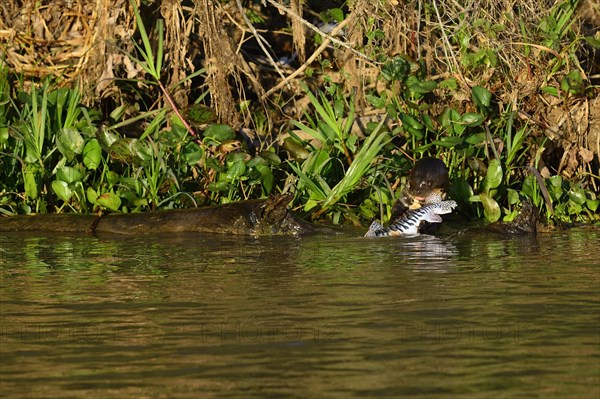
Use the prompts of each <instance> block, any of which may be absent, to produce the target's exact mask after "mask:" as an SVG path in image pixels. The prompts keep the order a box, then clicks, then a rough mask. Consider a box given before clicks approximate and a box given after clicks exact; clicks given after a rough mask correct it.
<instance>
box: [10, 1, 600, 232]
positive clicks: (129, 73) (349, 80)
mask: <svg viewBox="0 0 600 399" xmlns="http://www.w3.org/2000/svg"><path fill="white" fill-rule="evenodd" d="M263 3H264V5H262V4H263ZM392 3H394V5H393V4H392ZM395 3H397V2H353V3H348V4H345V5H344V4H342V2H333V3H332V4H331V7H332V8H331V9H329V10H323V9H319V10H318V11H319V12H312V11H314V10H312V9H310V7H313V5H310V4H308V3H297V4H296V3H295V2H294V5H293V6H290V7H288V6H286V5H282V4H280V2H276V1H271V0H268V1H266V2H258V1H251V2H244V3H242V2H202V3H197V4H196V5H197V6H198V7H197V8H196V9H194V10H192V9H188V8H186V6H185V4H183V5H182V3H177V4H173V9H172V10H171V9H169V10H167V9H166V8H158V7H157V5H156V4H155V3H152V2H150V3H145V2H142V3H140V4H139V8H138V3H137V2H134V1H129V0H127V1H119V2H116V3H115V7H123V9H122V10H121V11H122V12H120V13H119V14H118V15H133V16H134V18H130V19H127V21H125V20H120V19H119V18H117V19H115V20H116V21H118V22H119V23H120V24H122V26H121V27H120V28H121V29H118V30H115V31H114V32H113V31H111V34H115V32H116V31H118V32H121V33H120V35H121V36H119V37H118V39H115V40H111V43H117V45H116V46H114V48H112V47H110V48H109V47H108V46H106V45H101V44H99V45H98V46H97V48H98V49H99V51H100V50H101V51H104V53H102V54H106V55H107V59H110V62H107V65H106V66H104V67H105V68H106V69H105V70H104V72H105V73H102V74H100V73H97V70H96V69H94V66H93V65H90V63H91V62H92V61H93V60H98V57H93V56H92V55H93V54H92V53H93V51H94V50H95V48H96V47H94V48H83V49H80V50H81V51H79V53H80V54H83V53H85V54H90V56H89V57H88V56H86V57H84V58H83V59H81V62H80V63H79V64H77V67H76V68H75V72H73V71H74V69H73V63H72V61H69V62H70V64H68V65H62V64H61V65H59V64H58V63H59V62H60V60H61V59H62V58H61V57H63V58H64V59H68V60H72V59H73V57H72V56H69V57H66V56H63V55H62V54H63V52H64V49H63V47H62V46H64V43H65V40H64V35H65V34H66V33H65V32H67V33H68V34H69V35H71V36H73V37H76V36H77V35H76V34H75V33H79V31H78V29H87V30H88V31H86V32H87V33H88V34H89V37H98V35H97V34H96V35H94V34H90V32H89V30H90V29H98V32H102V31H103V30H102V29H104V31H106V27H102V26H100V24H101V23H102V20H100V19H98V20H93V21H90V23H89V24H87V25H86V24H80V23H76V21H74V20H71V19H69V21H70V22H69V24H68V25H67V27H66V28H65V27H61V26H59V25H57V23H56V21H53V20H48V21H45V25H44V26H45V28H44V29H34V27H32V26H30V27H29V28H28V30H27V32H30V33H25V32H20V34H22V35H25V34H30V35H31V36H32V38H31V40H16V41H14V43H7V44H6V46H5V48H6V51H4V47H3V52H2V55H0V57H2V58H1V60H0V63H1V64H0V178H1V179H0V182H1V186H0V212H2V213H5V214H13V213H29V212H47V211H54V212H56V211H58V212H67V211H69V212H93V211H96V210H101V209H107V210H111V211H119V212H130V211H144V210H153V209H165V208H178V207H186V206H195V205H199V204H201V203H207V204H216V203H223V202H229V201H235V200H239V199H246V198H255V197H261V196H266V195H269V194H270V193H272V192H273V191H283V192H287V191H294V192H295V194H296V196H295V201H294V207H295V208H296V209H302V210H304V211H305V212H307V213H310V214H311V216H312V217H314V218H326V219H329V220H331V221H333V222H342V221H344V220H345V221H349V220H350V221H353V222H357V223H364V222H365V221H366V220H368V219H371V218H373V217H375V216H377V217H378V218H379V219H381V220H384V221H385V219H386V218H388V217H389V215H390V211H391V207H392V204H393V203H394V201H395V200H396V199H397V198H398V195H399V192H400V189H401V187H402V185H403V183H404V181H405V176H406V174H407V173H408V171H409V170H410V168H411V166H412V164H413V163H414V162H415V161H416V160H418V159H419V158H421V157H423V156H435V157H439V158H441V159H443V160H444V161H445V163H446V164H447V165H448V167H449V169H450V175H451V178H452V185H451V193H450V195H451V197H452V198H453V199H454V200H456V201H457V202H458V203H459V209H460V212H461V213H462V214H463V215H466V216H468V217H472V218H485V219H486V220H488V221H494V220H499V219H504V220H509V219H511V218H512V217H514V216H515V215H516V214H517V212H518V210H519V207H520V204H521V202H522V201H523V200H525V199H527V200H530V201H532V202H534V204H535V205H536V206H537V207H538V208H539V209H540V210H541V212H542V213H543V214H545V215H546V216H547V220H548V221H550V222H557V223H561V222H569V221H583V220H584V221H594V220H597V219H598V212H597V207H598V202H597V201H598V196H597V192H598V179H599V177H598V158H597V157H598V155H597V149H594V148H593V147H592V146H591V145H589V140H588V138H589V137H591V135H590V131H591V128H590V123H589V121H592V120H593V118H597V117H598V115H597V113H595V112H596V111H595V110H596V108H598V107H597V104H598V103H597V100H596V99H597V97H598V85H597V78H594V76H596V75H597V69H595V68H597V66H595V65H597V61H596V58H595V57H597V51H598V49H599V48H600V42H598V38H597V35H596V36H594V31H593V30H592V31H589V30H586V26H587V25H585V24H583V23H579V21H583V20H586V21H587V20H588V19H589V16H588V15H586V14H582V13H578V12H577V7H578V4H579V5H580V7H583V6H582V5H581V4H583V3H585V1H560V2H556V3H555V4H554V5H553V6H552V7H550V8H547V7H546V6H545V3H544V4H542V3H543V2H533V3H532V2H525V1H521V0H520V1H517V2H515V3H513V4H511V6H510V7H507V6H506V5H505V4H504V3H502V2H498V1H493V0H486V1H485V2H484V3H481V4H479V3H478V7H471V4H470V3H469V2H463V1H459V2H450V3H448V2H447V3H443V2H441V3H440V2H433V3H431V2H429V3H428V2H425V3H424V2H414V1H409V2H401V3H398V4H395ZM16 5H17V3H15V2H9V4H8V5H7V7H13V6H14V7H16ZM261 5H262V6H261ZM101 6H103V5H102V4H100V3H98V7H101ZM36 7H38V6H37V5H36ZM48 7H50V8H51V7H58V5H55V6H48ZM15 10H16V11H15V12H14V13H13V14H15V15H17V14H18V13H19V12H24V11H18V10H19V8H18V7H17V8H15ZM36 10H37V13H38V14H39V15H40V16H44V15H50V14H48V10H47V9H46V8H44V9H41V8H37V9H36ZM129 10H131V12H132V13H130V12H129ZM109 11H110V10H109ZM275 11H276V12H275ZM303 11H307V12H305V13H303ZM36 15H37V14H36ZM69 15H70V14H69ZM307 15H315V16H316V15H318V16H319V17H320V18H321V20H322V21H321V22H323V23H324V24H325V25H322V26H321V27H319V24H318V23H317V24H315V23H314V22H315V21H308V20H307V19H305V17H306V16H307ZM148 16H152V18H150V19H149V18H148ZM157 16H158V18H157ZM236 19H239V20H236ZM15 20H17V19H15ZM26 20H28V21H33V22H32V23H38V22H39V21H38V20H31V19H27V18H26ZM36 21H37V22H36ZM317 22H318V21H317ZM7 23H8V24H11V23H13V22H10V21H8V22H7ZM134 23H135V26H134ZM587 23H588V22H586V24H587ZM221 25H223V26H221ZM255 25H256V26H255ZM11 26H12V25H11ZM81 26H84V28H81ZM134 28H135V29H134ZM257 28H258V29H257ZM398 31H402V32H406V35H400V36H398V35H397V32H398ZM40 32H44V35H45V36H44V37H41V38H40V37H37V35H39V34H40ZM281 32H292V35H291V37H288V36H287V33H285V34H283V35H281ZM590 32H591V33H590ZM49 33H51V34H49ZM92 33H93V32H92ZM134 33H135V35H134ZM188 33H189V35H188ZM194 35H196V37H200V40H199V41H200V42H201V44H202V46H200V47H201V48H199V49H192V46H190V45H189V43H190V40H191V39H190V38H193V37H195V36H194ZM249 37H250V39H249ZM288 38H289V39H290V42H291V44H293V46H295V48H296V50H298V58H297V59H294V54H291V53H287V51H288V50H287V48H288V47H287V45H280V44H279V43H280V41H282V40H283V41H287V39H288ZM34 39H35V40H34ZM36 40H45V43H48V46H47V48H44V49H37V50H36V49H35V47H33V48H24V47H23V46H26V43H35V42H36ZM90 42H93V41H90ZM82 43H87V42H86V41H83V42H82ZM268 44H270V46H269V45H268ZM253 45H256V46H258V47H256V48H253V47H252V46H253ZM74 46H75V45H74ZM35 51H43V52H44V56H43V57H38V58H39V63H37V64H35V66H36V68H34V69H35V70H36V71H42V72H40V73H42V74H46V75H51V74H50V73H49V72H48V71H57V70H61V69H60V68H64V71H68V73H67V72H65V76H62V77H61V76H57V74H56V73H55V74H54V75H53V76H46V77H42V78H39V77H38V76H34V75H32V74H31V70H33V69H31V68H30V69H27V68H23V67H22V65H19V64H17V63H15V60H19V59H20V60H23V59H27V57H30V56H31V54H35ZM310 52H312V54H311V53H310ZM55 53H56V54H55ZM74 53H76V51H73V54H74ZM263 53H264V54H263ZM15 55H18V57H15ZM54 55H56V56H54ZM71 55H72V54H71ZM261 55H264V58H266V61H265V60H261V59H260V58H261V57H260V56H261ZM65 57H66V58H65ZM188 57H189V58H188ZM284 57H287V58H285V59H287V60H292V61H285V59H284ZM47 60H51V61H52V62H54V63H55V64H53V65H48V62H47ZM284 61H285V62H284ZM103 62H104V61H103ZM32 65H33V61H32ZM55 65H58V66H60V68H58V69H57V68H54V66H55ZM97 66H99V67H103V65H97ZM51 67H53V68H54V69H52V68H51ZM286 68H287V69H286ZM92 70H93V71H96V72H94V73H89V72H87V71H92ZM594 71H596V72H594ZM94 76H100V77H102V79H104V80H100V78H94ZM78 77H79V78H78ZM78 79H81V80H80V81H78ZM86 79H87V81H89V84H87V83H88V82H87V81H86ZM95 79H97V80H95ZM107 81H108V82H110V83H107ZM74 83H78V84H74ZM84 83H85V84H84ZM90 87H92V88H96V89H97V90H90ZM299 87H302V88H303V90H297V88H299ZM90 93H93V94H90ZM182 93H183V95H181V94H182ZM95 96H96V97H95ZM98 98H100V99H101V101H100V102H98ZM188 100H189V101H188ZM594 101H595V103H594ZM302 104H309V106H308V107H305V106H304V105H302ZM594 104H596V107H594ZM359 122H360V123H359ZM357 126H359V127H358V128H357ZM586 143H587V144H586Z"/></svg>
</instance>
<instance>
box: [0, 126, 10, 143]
mask: <svg viewBox="0 0 600 399" xmlns="http://www.w3.org/2000/svg"><path fill="white" fill-rule="evenodd" d="M7 142H8V127H6V126H3V127H0V144H5V143H7Z"/></svg>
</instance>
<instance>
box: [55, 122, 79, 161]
mask: <svg viewBox="0 0 600 399" xmlns="http://www.w3.org/2000/svg"><path fill="white" fill-rule="evenodd" d="M56 146H57V147H58V151H60V153H61V154H63V155H64V156H65V158H67V160H68V161H71V160H72V159H73V158H74V157H75V154H81V153H82V152H83V147H84V146H85V140H84V139H83V137H82V136H81V133H79V132H78V131H77V129H75V128H72V127H67V128H64V129H60V130H59V131H58V134H57V136H56Z"/></svg>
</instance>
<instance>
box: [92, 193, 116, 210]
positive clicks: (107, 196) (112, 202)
mask: <svg viewBox="0 0 600 399" xmlns="http://www.w3.org/2000/svg"><path fill="white" fill-rule="evenodd" d="M96 203H97V204H98V205H100V206H103V207H105V208H107V209H110V210H111V211H117V210H119V208H120V207H121V198H119V196H118V195H116V194H113V193H104V194H102V195H99V196H98V197H97V198H96Z"/></svg>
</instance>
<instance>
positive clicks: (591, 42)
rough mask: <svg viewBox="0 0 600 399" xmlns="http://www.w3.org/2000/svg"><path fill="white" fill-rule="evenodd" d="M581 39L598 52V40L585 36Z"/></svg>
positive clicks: (599, 40)
mask: <svg viewBox="0 0 600 399" xmlns="http://www.w3.org/2000/svg"><path fill="white" fill-rule="evenodd" d="M583 39H584V40H585V41H586V42H587V43H588V44H589V45H590V46H592V47H593V48H595V49H596V50H600V39H597V38H595V37H594V36H586V37H584V38H583Z"/></svg>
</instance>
